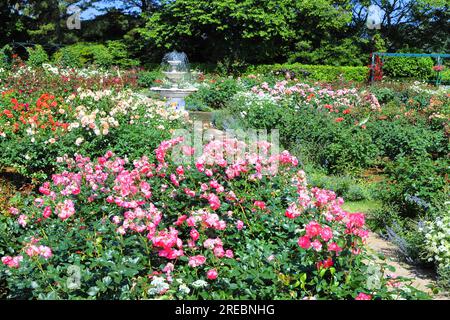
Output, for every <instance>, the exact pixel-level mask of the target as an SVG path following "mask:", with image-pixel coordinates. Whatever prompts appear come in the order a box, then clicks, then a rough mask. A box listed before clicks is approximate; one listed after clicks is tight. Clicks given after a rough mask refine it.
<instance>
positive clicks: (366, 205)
mask: <svg viewBox="0 0 450 320" xmlns="http://www.w3.org/2000/svg"><path fill="white" fill-rule="evenodd" d="M342 208H343V209H344V210H345V211H348V212H368V211H370V210H375V209H379V208H381V201H378V200H361V201H348V202H345V203H344V205H343V206H342Z"/></svg>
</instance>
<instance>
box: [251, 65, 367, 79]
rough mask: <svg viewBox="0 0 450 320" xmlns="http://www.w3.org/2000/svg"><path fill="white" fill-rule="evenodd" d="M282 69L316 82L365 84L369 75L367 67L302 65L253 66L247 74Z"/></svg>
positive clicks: (265, 72) (266, 72)
mask: <svg viewBox="0 0 450 320" xmlns="http://www.w3.org/2000/svg"><path fill="white" fill-rule="evenodd" d="M282 69H286V70H290V71H293V72H295V73H296V76H297V77H298V78H299V79H301V78H308V79H311V80H315V81H328V82H333V81H336V80H339V79H340V78H342V79H343V80H344V81H354V82H365V81H366V80H367V77H368V73H369V69H368V68H367V67H336V66H322V65H306V64H300V63H293V64H273V65H258V66H251V67H249V68H248V69H247V71H246V73H261V74H268V73H271V72H274V71H277V70H282Z"/></svg>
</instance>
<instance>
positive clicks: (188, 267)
mask: <svg viewBox="0 0 450 320" xmlns="http://www.w3.org/2000/svg"><path fill="white" fill-rule="evenodd" d="M182 141H183V139H182V138H175V139H173V140H170V141H165V142H163V143H162V144H161V145H160V146H159V147H158V148H157V150H156V152H155V156H156V159H157V161H156V162H154V163H150V162H149V161H148V158H147V157H145V156H144V157H142V158H141V159H137V160H136V161H134V162H133V164H131V162H127V161H126V160H125V159H121V158H118V157H115V156H114V155H113V154H112V153H110V152H108V153H107V154H105V156H103V157H100V158H98V159H97V160H94V161H92V160H91V159H89V158H86V157H83V156H81V155H78V156H76V157H75V159H69V158H65V159H64V163H65V164H66V168H65V169H64V171H61V172H60V173H58V174H55V175H54V176H53V179H52V182H48V183H45V184H44V185H42V186H41V187H40V189H39V190H40V193H41V195H36V196H35V197H31V198H30V199H28V200H27V201H23V202H22V204H23V206H21V207H19V208H11V215H12V217H11V218H5V217H2V219H3V220H4V223H2V224H0V226H1V228H3V229H6V230H2V231H6V232H1V233H0V244H1V246H0V250H1V251H2V252H3V257H2V266H0V272H1V273H0V277H1V278H2V279H4V280H6V282H7V284H8V290H9V293H8V296H9V298H40V299H67V298H69V299H99V298H102V299H136V298H138V299H139V298H143V299H148V298H163V299H176V298H178V299H230V298H235V297H239V298H247V299H269V298H273V299H275V298H280V299H301V298H307V299H309V298H313V299H318V298H328V299H354V298H358V299H359V298H361V297H362V296H363V295H364V297H367V298H369V299H371V298H375V299H377V298H383V299H398V298H400V297H401V298H411V297H424V295H421V294H420V293H419V292H417V291H416V290H414V289H412V287H410V286H406V287H405V290H403V289H402V288H401V284H402V283H398V282H397V281H398V280H393V279H390V278H388V277H385V275H384V271H385V269H384V268H385V266H383V265H382V266H381V267H376V266H373V265H370V264H366V263H365V262H364V261H367V260H366V259H367V258H368V256H367V255H366V252H365V250H364V246H363V242H362V239H363V238H365V237H366V236H367V231H366V230H365V228H364V221H365V220H364V215H363V214H349V213H346V212H345V211H343V210H342V209H341V207H340V206H341V204H342V203H343V201H342V199H338V198H336V195H335V194H334V193H333V192H330V191H327V190H322V189H318V188H314V189H309V188H307V187H306V184H305V177H304V173H303V172H302V171H301V170H298V169H297V168H296V165H297V161H296V159H295V157H292V156H291V155H290V154H289V153H288V152H286V151H285V152H283V153H282V154H280V155H279V156H277V157H274V158H271V159H270V160H269V159H268V157H267V158H264V159H265V160H262V159H261V160H260V163H259V164H260V165H262V167H259V165H258V164H257V163H254V162H253V161H252V160H251V159H253V157H254V155H252V154H246V155H244V156H243V157H244V158H238V159H234V160H231V162H227V160H225V159H230V155H232V154H236V152H237V151H238V149H239V148H240V147H241V146H242V144H241V143H239V142H237V141H235V140H229V141H223V142H218V141H215V142H212V143H210V144H209V145H207V146H206V147H205V149H204V153H203V154H202V156H200V158H196V159H195V162H188V163H189V164H190V165H189V166H188V163H186V162H182V163H174V162H173V160H171V159H169V158H168V157H167V155H168V154H169V152H170V150H176V148H178V147H180V143H182ZM261 145H266V143H265V142H261ZM185 147H186V148H181V150H184V152H187V153H186V155H188V154H191V151H192V150H191V149H190V148H189V146H186V145H185ZM177 154H179V153H177ZM172 159H173V158H172ZM278 160H279V161H280V162H279V165H278V164H277V165H276V167H277V169H278V171H274V165H275V163H276V162H278ZM260 170H264V172H267V175H260V173H261V171H260ZM266 170H267V171H266ZM299 197H300V198H299ZM394 282H396V283H398V284H399V285H400V287H399V286H398V285H393V284H394ZM389 284H390V286H389Z"/></svg>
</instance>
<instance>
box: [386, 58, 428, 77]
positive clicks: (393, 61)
mask: <svg viewBox="0 0 450 320" xmlns="http://www.w3.org/2000/svg"><path fill="white" fill-rule="evenodd" d="M434 64H435V63H434V61H433V59H432V58H430V57H423V58H411V57H385V60H384V65H383V72H384V74H385V75H386V76H388V77H390V78H415V79H422V80H427V79H431V78H432V77H434V76H435V74H434V72H433V66H434Z"/></svg>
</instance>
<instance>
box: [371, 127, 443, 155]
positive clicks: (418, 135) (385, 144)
mask: <svg viewBox="0 0 450 320" xmlns="http://www.w3.org/2000/svg"><path fill="white" fill-rule="evenodd" d="M368 129H369V130H370V132H371V135H372V137H373V139H374V141H375V142H376V145H377V147H378V148H379V149H380V150H382V152H383V155H384V156H387V157H389V158H390V159H395V158H397V157H402V156H410V155H413V156H414V155H415V156H422V155H427V154H439V153H441V152H442V151H444V150H445V142H446V138H445V136H444V133H443V132H442V131H436V130H431V129H430V128H429V127H427V126H424V125H423V124H420V123H417V124H416V125H415V126H413V125H410V124H408V123H406V122H405V121H404V120H403V121H401V120H397V121H380V122H377V123H376V124H374V125H371V126H370V127H369V128H368Z"/></svg>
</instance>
